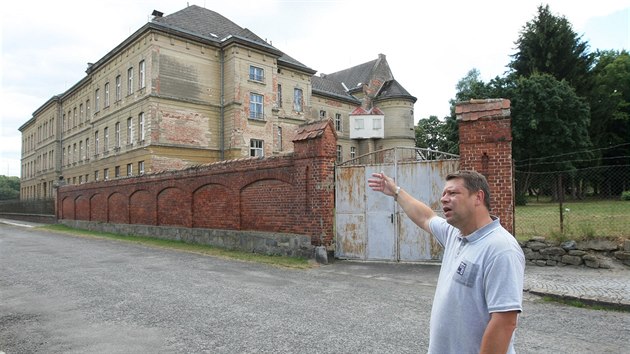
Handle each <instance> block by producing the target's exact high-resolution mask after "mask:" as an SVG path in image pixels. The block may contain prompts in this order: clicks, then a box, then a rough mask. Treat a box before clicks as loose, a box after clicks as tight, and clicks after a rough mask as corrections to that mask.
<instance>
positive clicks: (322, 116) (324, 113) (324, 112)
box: [319, 110, 326, 119]
mask: <svg viewBox="0 0 630 354" xmlns="http://www.w3.org/2000/svg"><path fill="white" fill-rule="evenodd" d="M319 119H326V111H324V110H320V111H319Z"/></svg>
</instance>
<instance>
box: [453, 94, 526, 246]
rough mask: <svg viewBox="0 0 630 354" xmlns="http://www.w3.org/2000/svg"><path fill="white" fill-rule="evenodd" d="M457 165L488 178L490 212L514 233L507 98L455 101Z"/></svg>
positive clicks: (510, 141) (510, 133) (510, 140)
mask: <svg viewBox="0 0 630 354" xmlns="http://www.w3.org/2000/svg"><path fill="white" fill-rule="evenodd" d="M455 113H456V115H457V120H458V123H459V154H460V169H462V170H475V171H478V172H480V173H482V174H483V175H484V176H486V178H487V179H488V184H489V185H490V197H491V199H490V207H491V209H492V210H491V213H492V214H493V215H497V216H498V217H499V218H500V219H501V224H502V225H503V227H505V228H506V229H507V230H508V231H510V232H511V233H512V234H514V188H513V170H512V128H511V118H510V101H509V100H507V99H488V100H471V101H469V102H461V103H458V104H457V106H456V107H455Z"/></svg>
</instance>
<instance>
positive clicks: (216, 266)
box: [0, 224, 630, 354]
mask: <svg viewBox="0 0 630 354" xmlns="http://www.w3.org/2000/svg"><path fill="white" fill-rule="evenodd" d="M438 270H439V269H438V266H436V265H420V264H379V263H356V262H334V263H333V264H330V265H326V266H321V267H316V268H313V269H309V270H290V269H281V268H276V267H271V266H266V265H260V264H255V263H247V262H240V261H234V260H226V259H221V258H215V257H210V256H204V255H198V254H193V253H186V252H181V251H173V250H165V249H158V248H152V247H146V246H140V245H134V244H130V243H125V242H121V241H115V240H106V239H96V238H90V237H75V236H67V235H60V234H55V233H49V232H44V231H38V230H33V229H25V228H21V227H16V226H10V225H2V224H0V352H5V353H7V354H13V353H272V352H273V353H419V352H420V353H421V352H426V349H427V344H428V343H427V339H428V325H429V314H430V306H431V301H432V297H433V293H434V290H435V281H436V279H437V274H438ZM524 308H525V311H524V313H523V314H522V316H521V319H520V323H519V329H518V330H517V342H516V347H517V351H518V352H519V353H628V338H629V337H630V314H628V313H622V312H609V311H596V310H589V309H580V308H574V307H568V306H564V305H560V304H556V303H546V302H543V301H541V300H540V299H539V298H538V297H535V296H533V295H526V298H525V303H524Z"/></svg>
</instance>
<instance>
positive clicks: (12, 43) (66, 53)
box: [0, 0, 630, 176]
mask: <svg viewBox="0 0 630 354" xmlns="http://www.w3.org/2000/svg"><path fill="white" fill-rule="evenodd" d="M544 3H545V4H549V6H550V9H551V11H552V12H553V13H554V14H556V15H562V16H565V17H566V18H567V19H568V20H569V22H571V24H572V25H573V29H574V31H575V32H577V33H578V34H580V35H582V36H583V39H584V40H586V41H588V42H589V44H590V49H591V51H595V50H596V49H616V50H621V49H626V50H629V49H630V0H599V1H575V0H549V1H547V2H544ZM187 4H190V5H193V4H194V5H199V6H202V7H206V8H208V9H211V10H213V11H216V12H218V13H220V14H222V15H223V16H225V17H227V18H229V19H230V20H232V21H233V22H235V23H236V24H238V25H239V26H241V27H245V28H248V29H250V30H251V31H253V32H254V33H256V34H257V35H258V36H260V37H261V38H263V39H267V40H269V41H271V42H272V44H273V45H274V46H275V47H276V48H278V49H280V50H282V51H284V52H285V53H287V54H288V55H290V56H292V57H293V58H295V59H297V60H299V61H300V62H302V63H303V64H305V65H307V66H309V67H311V68H313V69H315V70H317V71H318V72H319V73H331V72H335V71H339V70H343V69H346V68H349V67H351V66H355V65H358V64H362V63H365V62H367V61H371V60H374V59H376V58H377V57H378V54H379V53H382V54H385V55H386V56H387V61H388V62H389V64H390V67H391V69H392V71H393V74H394V77H395V78H396V80H398V82H399V83H400V84H402V85H403V87H405V88H406V89H407V91H409V92H410V93H411V94H412V95H414V96H415V97H417V98H418V101H417V102H416V105H415V118H416V121H417V120H418V119H421V118H426V117H428V116H429V115H436V116H438V117H440V118H443V117H444V116H447V115H448V114H449V100H450V99H452V98H453V97H454V96H455V85H456V84H457V82H458V81H459V80H460V79H461V78H463V77H464V76H465V75H466V73H467V72H468V71H469V70H471V69H473V68H477V69H478V70H479V71H480V72H481V76H482V79H483V80H485V81H487V80H489V79H491V78H493V77H495V76H500V75H502V74H503V73H504V72H505V71H506V67H505V66H506V65H507V63H508V62H509V61H510V54H513V53H514V51H515V50H514V47H515V46H514V42H515V41H516V39H517V38H518V35H519V31H521V30H522V28H523V26H524V25H525V23H526V22H527V21H530V20H532V19H533V18H534V16H535V15H536V12H537V7H538V5H539V4H541V1H539V0H519V1H506V0H478V1H469V0H458V1H455V0H440V1H432V2H424V1H409V0H385V1H375V0H337V1H333V0H329V1H327V0H301V1H300V0H297V1H294V0H251V1H245V0H198V1H176V0H152V1H148V0H136V1H133V0H102V1H78V0H57V1H51V0H30V1H9V2H5V3H4V4H3V5H2V13H1V14H0V16H1V17H0V23H1V26H2V27H1V38H2V39H1V52H2V62H1V65H0V77H1V82H2V91H1V95H0V107H1V110H0V114H1V116H0V175H10V176H19V175H20V157H21V155H20V151H21V135H20V132H19V131H18V128H19V127H20V126H21V125H22V124H24V123H25V122H26V121H28V120H29V119H30V118H31V117H32V114H33V112H34V111H35V110H37V109H38V108H39V107H41V106H42V105H43V104H44V103H45V102H46V101H47V100H48V99H49V98H51V97H52V96H53V95H56V94H61V93H63V92H65V91H66V90H67V89H69V88H70V87H71V86H72V85H74V84H75V83H77V82H78V81H79V80H81V79H82V78H83V77H84V76H85V69H86V68H87V63H88V62H96V61H98V60H99V59H101V58H102V57H103V56H104V55H105V54H107V53H108V52H109V51H110V50H111V49H113V48H114V47H115V46H117V45H118V44H120V43H121V42H122V41H123V40H124V39H126V38H127V37H128V36H130V35H131V34H132V33H133V32H135V31H136V30H137V29H139V28H140V27H141V26H143V25H144V24H145V23H146V22H148V21H150V19H151V13H152V12H153V10H154V9H155V10H159V11H161V12H163V13H164V15H165V16H166V15H168V14H171V13H173V12H176V11H178V10H181V9H183V8H184V7H186V6H187Z"/></svg>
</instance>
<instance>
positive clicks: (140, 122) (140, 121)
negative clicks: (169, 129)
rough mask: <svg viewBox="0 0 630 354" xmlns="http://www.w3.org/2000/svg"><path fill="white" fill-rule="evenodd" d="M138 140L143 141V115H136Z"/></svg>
mask: <svg viewBox="0 0 630 354" xmlns="http://www.w3.org/2000/svg"><path fill="white" fill-rule="evenodd" d="M138 139H140V141H144V113H140V114H139V115H138Z"/></svg>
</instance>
